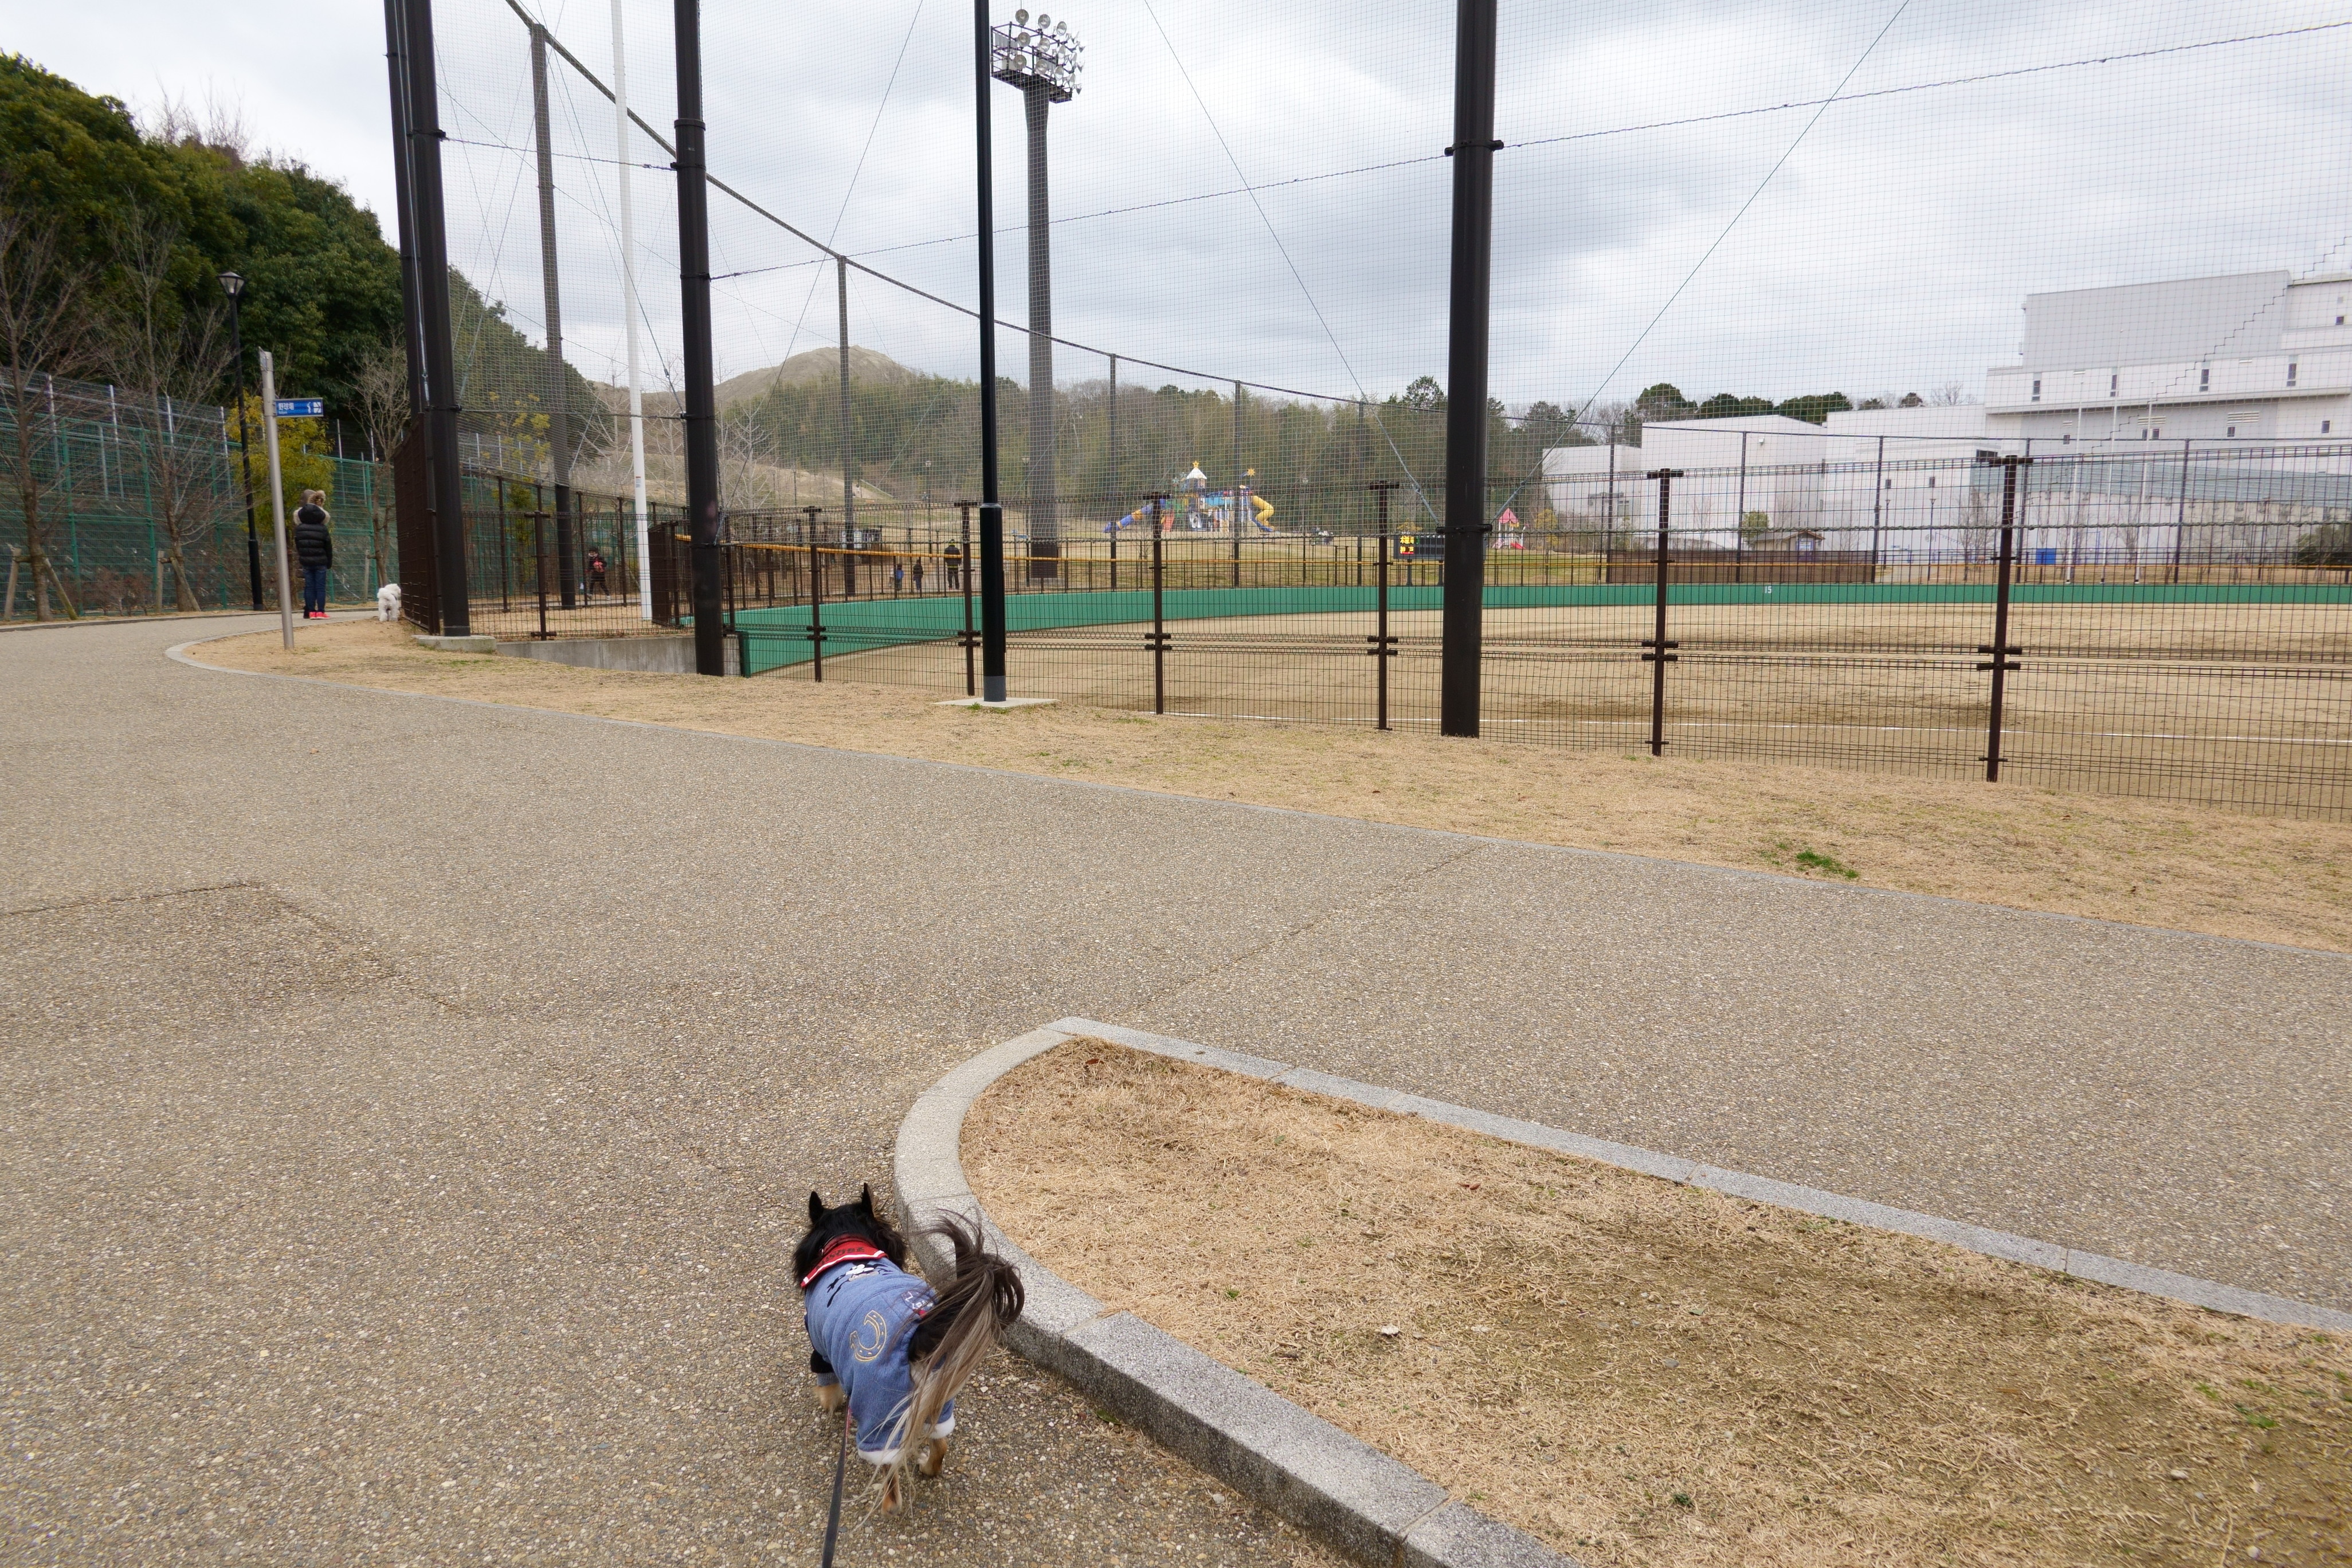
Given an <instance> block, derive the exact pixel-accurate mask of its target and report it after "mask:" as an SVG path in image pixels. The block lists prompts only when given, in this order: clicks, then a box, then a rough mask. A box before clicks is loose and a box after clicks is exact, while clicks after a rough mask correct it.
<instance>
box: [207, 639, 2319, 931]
mask: <svg viewBox="0 0 2352 1568" xmlns="http://www.w3.org/2000/svg"><path fill="white" fill-rule="evenodd" d="M296 639H297V646H296V647H295V650H294V651H293V652H291V653H289V652H287V651H285V650H284V649H283V648H282V647H279V646H278V634H277V633H276V632H274V631H272V632H267V633H261V634H255V635H249V636H243V637H231V638H226V639H223V640H219V641H212V642H207V643H205V644H204V645H203V646H202V647H200V648H198V649H197V650H196V651H195V655H194V657H196V658H199V659H202V660H204V661H205V662H208V663H214V664H218V665H222V666H225V667H227V668H237V669H249V670H257V671H263V672H268V673H274V674H288V675H300V676H309V677H313V678H317V679H325V680H336V681H345V682H350V683H352V684H356V685H362V686H372V687H378V688H383V689H391V690H401V691H415V692H424V693H430V694H433V695H438V696H447V697H461V698H471V699H475V700H482V701H488V702H503V703H512V704H516V705H520V706H524V707H533V708H543V709H551V710H559V711H564V712H572V713H583V714H591V715H595V716H598V717H603V718H613V719H627V720H635V721H644V722H648V723H659V724H673V725H677V726H680V727H682V728H687V729H693V730H703V731H716V732H719V733H725V734H735V735H747V736H755V737H759V738H761V739H769V740H780V741H791V742H802V743H805V744H810V745H818V746H828V747H835V748H839V749H842V750H847V751H858V752H880V753H885V754H890V755H897V756H908V757H921V758H929V759H932V760H937V761H942V762H954V763H971V764H975V765H979V766H983V767H992V768H1003V769H1007V770H1011V771H1014V772H1021V773H1041V774H1046V775H1050V776H1054V777H1060V778H1078V779H1085V780H1088V781H1090V782H1096V783H1103V784H1126V785H1131V786H1134V787H1138V788H1142V789H1150V790H1160V791H1165V792H1168V793H1171V794H1176V795H1196V796H1203V797H1207V798H1210V799H1215V800H1235V801H1244V802H1249V803H1252V804H1255V805H1273V806H1286V807H1293V808H1297V809H1300V810H1307V811H1318V812H1328V813H1331V814H1333V815H1338V816H1355V817H1360V818H1364V819H1367V820H1370V821H1375V822H1388V823H1396V824H1401V825H1405V826H1416V827H1433V828H1443V829H1449V830H1453V831H1458V832H1465V833H1475V834H1481V835H1487V836H1492V837H1502V838H1514V839H1522V840H1528V841H1531V842H1537V843H1548V844H1560V845H1568V846H1572V847H1579V848H1588V849H1602V850H1615V851H1621V852H1624V853H1628V854H1636V855H1650V856H1658V857H1662V858H1670V859H1677V860H1689V861H1696V862H1700V863H1703V864H1707V865H1717V866H1729V867H1736V868H1742V869H1747V870H1761V871H1771V872H1779V873H1781V874H1785V875H1791V876H1811V877H1819V878H1827V879H1835V880H1840V881H1845V880H1852V881H1855V882H1858V883H1860V884H1862V885H1865V886H1874V887H1882V888H1893V889H1903V890H1906V891H1911V892H1920V893H1934V894H1939V895H1943V896H1947V897H1951V898H1958V899H1971V900H1979V901H1982V902H1987V903H1994V904H2005V905H2009V906H2011V907H2014V908H2019V909H2031V910H2048V911H2051V912H2053V913H2060V914H2069V915H2081V916H2086V917H2090V918H2094V919H2102V920H2117V921H2131V922H2133V923H2136V924H2141V925H2152V926H2167V927H2172V928H2176V929H2179V930H2184V931H2205V932H2209V933H2211V934H2213V935H2217V936H2232V937H2247V938H2252V939H2255V940H2259V941H2265V942H2285V943H2289V944H2292V945H2295V946H2301V947H2311V948H2320V949H2326V950H2329V951H2334V952H2352V824H2347V823H2338V822H2328V821H2320V820H2308V819H2302V820H2298V819H2281V818H2272V817H2263V816H2249V815H2244V814H2240V813H2235V812H2230V811H2223V810H2218V809H2210V808H2201V807H2193V806H2183V805H2168V804H2165V803H2161V802H2153V801H2142V800H2133V799H2125V798H2118V797H2114V796H2106V795H2070V794H2062V793H2059V792H2055V791H2051V790H2043V789H2037V788H2033V787H2032V786H2026V785H2013V784H2002V785H2000V786H1998V787H1993V786H1987V785H1985V784H1979V783H1967V782H1958V781H1953V780H1948V779H1933V778H1918V777H1910V776H1898V775H1889V774H1878V773H1850V772H1843V771H1839V770H1834V769H1830V768H1820V767H1801V766H1769V765H1760V764H1758V763H1753V762H1747V761H1707V760H1694V759H1688V758H1681V759H1677V758H1665V759H1654V758H1651V757H1648V756H1643V755H1634V756H1626V755H1622V754H1620V753H1617V752H1596V751H1564V750H1554V749H1552V748H1549V747H1543V746H1534V745H1519V744H1513V743H1510V742H1493V741H1462V740H1449V739H1444V738H1440V737H1438V736H1434V735H1429V734H1423V733H1415V732H1411V731H1391V732H1388V733H1379V732H1372V731H1363V730H1360V729H1349V728H1337V727H1330V728H1326V727H1312V728H1310V727H1304V726H1297V725H1274V724H1252V723H1246V722H1231V721H1215V720H1200V719H1175V718H1171V719H1154V718H1152V717H1150V715H1148V714H1138V713H1133V712H1128V711H1121V710H1116V709H1103V708H1088V707H1085V706H1080V705H1076V704H1062V705H1058V706H1054V707H1043V708H1029V709H1022V710H1014V711H1011V712H984V711H974V710H967V709H960V708H944V707H941V706H940V705H939V704H938V702H937V700H936V694H935V693H932V692H930V691H927V690H910V689H908V688H906V687H903V686H893V685H881V684H862V683H858V682H856V681H848V680H841V679H828V680H826V681H825V682H824V684H822V685H816V684H813V683H811V682H809V681H807V680H804V679H774V678H763V679H756V680H711V679H703V678H699V677H696V676H690V675H649V674H640V673H635V672H628V671H618V670H596V669H578V668H572V667H570V666H567V665H559V664H551V663H545V662H541V661H540V660H537V659H524V658H501V657H493V656H482V655H466V654H445V653H439V652H435V651H432V650H429V649H425V648H423V647H418V646H417V645H416V643H415V641H414V639H413V638H412V637H411V636H410V634H409V631H408V629H407V628H405V627H404V626H397V625H384V624H382V623H378V622H373V621H346V622H336V623H331V624H327V625H323V626H320V625H314V626H306V627H303V628H302V629H300V630H299V631H298V633H297V634H296ZM1847 873H1851V876H1850V877H1849V876H1848V875H1847Z"/></svg>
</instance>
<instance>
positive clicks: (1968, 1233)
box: [1022, 1018, 2352, 1333]
mask: <svg viewBox="0 0 2352 1568" xmlns="http://www.w3.org/2000/svg"><path fill="white" fill-rule="evenodd" d="M1048 1027H1049V1028H1050V1029H1053V1030H1055V1031H1058V1032H1060V1033H1061V1034H1062V1036H1063V1037H1065V1038H1068V1037H1075V1036H1079V1035H1084V1036H1087V1037H1092V1038H1096V1039H1103V1040H1108V1041H1110V1042H1111V1043H1112V1044H1114V1045H1121V1046H1127V1047H1130V1048H1132V1049H1135V1050H1139V1051H1150V1052H1152V1053H1153V1054H1155V1055H1158V1056H1163V1057H1172V1058H1176V1059H1178V1060H1180V1061H1189V1062H1199V1063H1201V1064H1202V1065H1203V1066H1207V1067H1215V1068H1224V1069H1225V1070H1226V1071H1227V1072H1238V1073H1246V1074H1248V1075H1249V1076H1250V1077H1252V1078H1264V1079H1276V1080H1277V1081H1279V1082H1281V1083H1284V1084H1286V1085H1288V1086H1289V1087H1290V1088H1292V1089H1307V1090H1308V1091H1310V1092H1312V1093H1315V1094H1328V1095H1329V1096H1331V1097H1332V1098H1333V1099H1335V1100H1354V1101H1355V1102H1356V1103H1357V1104H1359V1105H1368V1106H1370V1107H1371V1108H1372V1109H1374V1110H1393V1111H1396V1112H1398V1113H1400V1114H1402V1115H1405V1116H1419V1117H1422V1118H1424V1119H1425V1120H1427V1121H1443V1122H1444V1123H1445V1124H1446V1125H1448V1126H1450V1127H1460V1128H1464V1129H1466V1130H1467V1131H1472V1132H1483V1133H1485V1134H1486V1136H1487V1137H1489V1138H1500V1139H1502V1140H1503V1141H1504V1142H1507V1143H1525V1144H1528V1146H1530V1147H1532V1148H1537V1149H1549V1150H1552V1151H1553V1152H1557V1153H1561V1154H1573V1155H1575V1156H1576V1157H1577V1158H1578V1159H1580V1160H1591V1161H1592V1162H1593V1163H1596V1164H1601V1165H1614V1166H1616V1167H1618V1168H1619V1169H1621V1170H1626V1171H1638V1172H1640V1173H1642V1174H1643V1175H1645V1176H1657V1177H1660V1178H1662V1179H1664V1180H1665V1181H1669V1182H1675V1183H1678V1184H1681V1185H1684V1186H1689V1187H1703V1188H1706V1190H1707V1191H1709V1192H1717V1193H1723V1194H1728V1195H1729V1196H1732V1197H1737V1198H1747V1199H1748V1200H1750V1201H1751V1202H1755V1203H1759V1204H1770V1205H1773V1206H1774V1207H1775V1208H1784V1209H1795V1210H1797V1211H1798V1212H1799V1213H1801V1214H1809V1215H1819V1216H1821V1217H1822V1218H1823V1219H1838V1220H1843V1221H1845V1222H1846V1223H1847V1224H1849V1225H1859V1226H1869V1227H1870V1228H1871V1229H1873V1230H1891V1231H1895V1232H1896V1233H1898V1234H1900V1235H1903V1236H1916V1237H1920V1238H1922V1239H1923V1240H1927V1241H1940V1242H1942V1243H1944V1244H1945V1245H1947V1246H1948V1247H1961V1248H1963V1249H1965V1250H1967V1251H1969V1252H1980V1253H1983V1254H1984V1255H1985V1256H1986V1257H1988V1258H2007V1259H2008V1260H2010V1261H2011V1262H2012V1263H2030V1264H2032V1266H2033V1267H2035V1268H2046V1269H2049V1270H2050V1271H2051V1272H2052V1273H2053V1274H2071V1275H2073V1276H2074V1277H2075V1278H2076V1279H2090V1280H2095V1281H2096V1282H2097V1283H2099V1284H2101V1285H2116V1286H2120V1287H2122V1288H2123V1289H2126V1290H2137V1291H2140V1292H2141V1293H2142V1294H2144V1295H2149V1296H2162V1297H2165V1298H2167V1299H2168V1300H2175V1301H2179V1302H2181V1303H2183V1304H2184V1305H2186V1306H2190V1307H2202V1308H2205V1309H2207V1310H2210V1311H2215V1312H2227V1313H2229V1314H2231V1316H2233V1317H2240V1318H2252V1319H2254V1320H2256V1321H2260V1322H2265V1323H2282V1324H2285V1325H2288V1326H2291V1327H2294V1328H2311V1329H2325V1330H2326V1331H2328V1332H2330V1333H2352V1312H2341V1311H2337V1310H2336V1309H2334V1308H2332V1307H2321V1306H2315V1305H2314V1304H2313V1303H2311V1302H2309V1301H2298V1300H2294V1299H2293V1298H2291V1297H2287V1296H2273V1295H2269V1294H2266V1293H2265V1292H2263V1291H2260V1290H2248V1289H2242V1288H2241V1287H2239V1286H2236V1285H2224V1284H2222V1283H2221V1282H2220V1281H2219V1280H2214V1279H2198V1278H2197V1277H2195V1276H2194V1275H2189V1274H2176V1273H2174V1272H2173V1271H2172V1270H2170V1269H2169V1268H2150V1267H2149V1266H2148V1265H2147V1264H2144V1263H2127V1262H2126V1261H2125V1260H2124V1259H2122V1258H2109V1257H2107V1256H2106V1255H2105V1253H2099V1252H2084V1251H2082V1250H2080V1249H2079V1248H2075V1247H2062V1246H2060V1245H2059V1244H2058V1243H2056V1242H2053V1241H2037V1240H2035V1239H2034V1238H2033V1237H2029V1236H2018V1235H2016V1234H2014V1233H2012V1232H2010V1231H2005V1230H1988V1229H1986V1228H1985V1227H1984V1226H1975V1225H1964V1224H1962V1223H1960V1222H1959V1221H1958V1220H1949V1219H1940V1218H1938V1217H1937V1216H1936V1215H1927V1214H1919V1213H1916V1212H1915V1211H1913V1210H1910V1209H1898V1208H1894V1207H1891V1206H1889V1205H1885V1204H1874V1203H1871V1202H1869V1201H1867V1200H1865V1199H1863V1198H1850V1197H1847V1196H1845V1195H1844V1194H1840V1193H1831V1192H1824V1191H1822V1189H1821V1188H1819V1187H1806V1186H1800V1185H1798V1184H1796V1183H1794V1182H1779V1181H1774V1180H1773V1179H1772V1178H1771V1177H1769V1176H1756V1175H1750V1174H1749V1173H1747V1172H1745V1171H1726V1170H1723V1169H1721V1168H1719V1167H1717V1166H1714V1165H1704V1164H1701V1163H1698V1162H1697V1161H1696V1160H1685V1159H1682V1158H1680V1157H1679V1156H1677V1155H1674V1154H1661V1153H1658V1152H1656V1151H1654V1150H1651V1149H1637V1148H1635V1147H1633V1145H1632V1144H1630V1143H1612V1142H1608V1141H1607V1140H1605V1139H1600V1138H1586V1137H1583V1136H1582V1135H1580V1134H1579V1133H1574V1132H1563V1131H1560V1130H1559V1128H1557V1127H1547V1126H1545V1125H1544V1124H1543V1123H1541V1122H1539V1121H1519V1120H1517V1118H1516V1117H1509V1116H1496V1115H1495V1114H1493V1113H1492V1112H1490V1111H1485V1110H1471V1109H1470V1108H1469V1107H1468V1106H1465V1105H1448V1104H1446V1103H1445V1102H1444V1100H1423V1098H1422V1097H1421V1096H1419V1095H1417V1094H1406V1093H1404V1092H1403V1091H1402V1090H1401V1089H1382V1088H1381V1087H1380V1086H1379V1085H1377V1084H1369V1083H1358V1082H1357V1081H1356V1080H1355V1079H1345V1078H1334V1077H1332V1076H1331V1075H1330V1074H1329V1073H1325V1072H1318V1071H1316V1070H1315V1069H1314V1068H1302V1067H1293V1066H1291V1065H1290V1064H1289V1063H1288V1062H1277V1061H1269V1060H1267V1059H1266V1058H1263V1057H1245V1056H1241V1055H1237V1054H1236V1053H1234V1052H1232V1051H1221V1050H1217V1049H1215V1048H1213V1047H1209V1046H1199V1045H1194V1044H1193V1043H1192V1041H1190V1040H1177V1039H1171V1038H1170V1037H1167V1036H1165V1035H1147V1034H1144V1033H1142V1032H1140V1031H1139V1030H1136V1029H1123V1028H1121V1027H1119V1026H1118V1025H1116V1024H1097V1023H1096V1022H1094V1021H1093V1020H1091V1019H1087V1018H1064V1019H1062V1020H1060V1021H1059V1022H1058V1023H1055V1024H1053V1025H1050V1026H1048ZM1031 1054H1033V1055H1034V1052H1033V1053H1031ZM1022 1059H1023V1060H1024V1061H1025V1060H1027V1059H1028V1058H1025V1057H1024V1058H1022Z"/></svg>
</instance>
